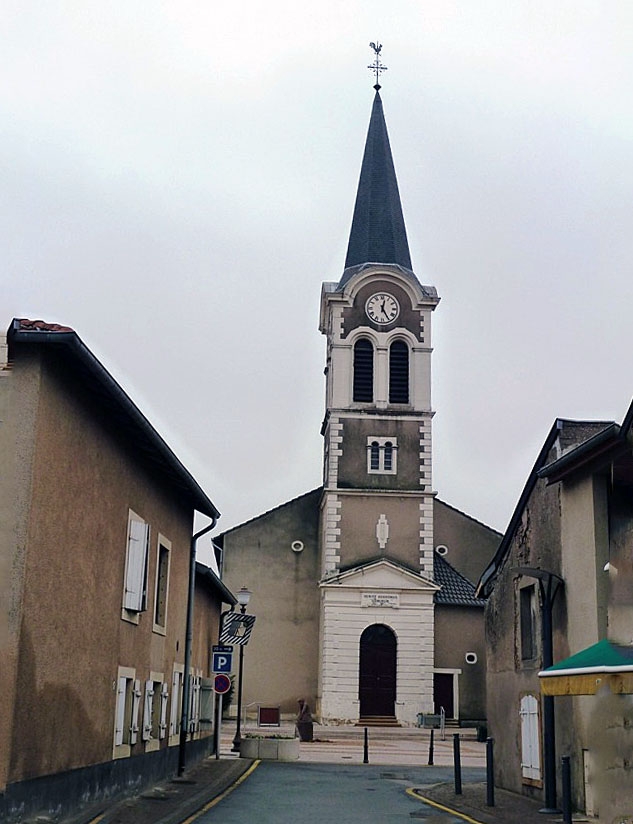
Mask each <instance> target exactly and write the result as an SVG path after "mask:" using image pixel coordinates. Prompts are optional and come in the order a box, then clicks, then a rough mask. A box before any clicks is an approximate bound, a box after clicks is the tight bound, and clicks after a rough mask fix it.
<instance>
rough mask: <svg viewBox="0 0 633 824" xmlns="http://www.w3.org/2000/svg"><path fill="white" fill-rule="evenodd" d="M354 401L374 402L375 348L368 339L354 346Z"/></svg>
mask: <svg viewBox="0 0 633 824" xmlns="http://www.w3.org/2000/svg"><path fill="white" fill-rule="evenodd" d="M353 400H354V401H356V402H358V403H372V401H373V400H374V347H373V346H372V344H371V341H368V340H367V339H366V338H361V339H360V340H359V341H357V342H356V343H355V344H354V389H353Z"/></svg>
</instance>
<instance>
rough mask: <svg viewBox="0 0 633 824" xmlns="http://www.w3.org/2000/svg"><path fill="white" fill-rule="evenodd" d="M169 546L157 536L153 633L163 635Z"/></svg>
mask: <svg viewBox="0 0 633 824" xmlns="http://www.w3.org/2000/svg"><path fill="white" fill-rule="evenodd" d="M170 550H171V544H170V542H169V541H168V540H166V539H165V538H163V536H162V535H159V536H158V551H157V556H156V597H155V599H154V632H159V633H161V634H162V635H164V634H165V627H166V626H167V594H168V592H169V556H170V554H171V553H170Z"/></svg>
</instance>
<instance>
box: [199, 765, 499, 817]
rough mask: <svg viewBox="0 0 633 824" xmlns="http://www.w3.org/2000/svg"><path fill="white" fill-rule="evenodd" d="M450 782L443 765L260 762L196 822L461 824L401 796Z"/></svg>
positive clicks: (466, 775)
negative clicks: (417, 788) (408, 765)
mask: <svg viewBox="0 0 633 824" xmlns="http://www.w3.org/2000/svg"><path fill="white" fill-rule="evenodd" d="M484 779H485V770H483V769H481V768H465V769H463V771H462V780H463V781H464V783H467V782H469V781H481V780H484ZM452 780H453V772H452V769H450V768H447V767H422V768H420V767H399V766H395V767H385V766H372V765H351V764H350V765H347V764H346V765H341V764H309V763H301V762H299V763H297V762H294V763H281V762H276V761H268V762H261V763H260V764H259V766H258V767H257V768H256V769H255V771H254V772H253V773H252V774H251V775H250V776H249V777H248V778H247V779H246V780H245V781H244V782H243V783H242V784H240V785H239V786H238V787H236V788H235V789H234V790H233V791H232V792H230V793H229V794H228V795H227V796H226V797H225V798H223V799H222V800H221V801H219V802H218V803H217V804H216V805H215V806H213V807H212V808H211V809H209V810H207V812H205V813H203V814H202V815H200V816H197V817H195V824H219V822H222V824H320V822H323V824H385V822H389V824H391V823H392V822H393V824H398V822H415V821H426V822H428V824H431V823H432V822H437V824H449V822H462V824H463V818H456V817H454V816H452V815H450V814H448V813H445V812H442V811H441V810H438V809H437V808H434V807H430V806H427V805H425V804H423V803H422V802H420V801H419V800H417V799H415V798H412V797H411V796H409V795H407V793H406V790H407V789H408V788H411V787H419V788H423V787H424V786H425V785H426V786H428V785H431V784H435V783H438V782H441V781H452Z"/></svg>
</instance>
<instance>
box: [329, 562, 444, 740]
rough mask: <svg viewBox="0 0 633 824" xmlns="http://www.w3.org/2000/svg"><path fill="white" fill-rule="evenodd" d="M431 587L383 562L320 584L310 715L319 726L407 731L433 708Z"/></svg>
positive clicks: (431, 585) (429, 582)
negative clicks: (384, 722) (389, 724)
mask: <svg viewBox="0 0 633 824" xmlns="http://www.w3.org/2000/svg"><path fill="white" fill-rule="evenodd" d="M437 589H438V587H437V584H435V583H433V582H432V581H429V580H428V579H425V578H422V576H421V575H419V574H417V573H414V572H412V571H410V570H408V569H405V568H404V567H402V566H401V565H399V564H397V563H396V562H393V561H391V560H388V559H381V560H379V561H374V562H372V563H369V564H364V565H361V566H359V567H356V568H354V569H351V570H347V571H345V572H341V573H339V574H338V575H333V576H329V577H328V578H325V579H324V580H322V581H321V593H322V597H321V639H320V650H321V661H320V668H319V700H318V706H317V713H318V714H319V715H320V717H321V719H322V720H323V722H324V723H338V722H343V723H355V722H356V721H358V720H359V719H360V718H363V717H367V716H388V717H392V718H393V717H395V718H396V719H397V720H398V721H399V722H400V723H402V724H405V725H413V724H415V723H416V720H417V714H418V713H420V712H431V711H432V708H433V625H434V624H433V621H434V612H433V595H434V593H435V592H436V591H437Z"/></svg>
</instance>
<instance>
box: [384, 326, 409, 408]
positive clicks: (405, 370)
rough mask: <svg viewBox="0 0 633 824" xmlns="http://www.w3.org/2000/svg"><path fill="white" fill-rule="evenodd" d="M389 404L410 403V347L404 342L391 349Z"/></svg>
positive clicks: (393, 344) (399, 341) (398, 342)
mask: <svg viewBox="0 0 633 824" xmlns="http://www.w3.org/2000/svg"><path fill="white" fill-rule="evenodd" d="M389 403H409V347H408V346H407V344H406V343H405V342H404V341H402V340H396V341H394V342H393V343H392V344H391V346H390V347H389Z"/></svg>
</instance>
